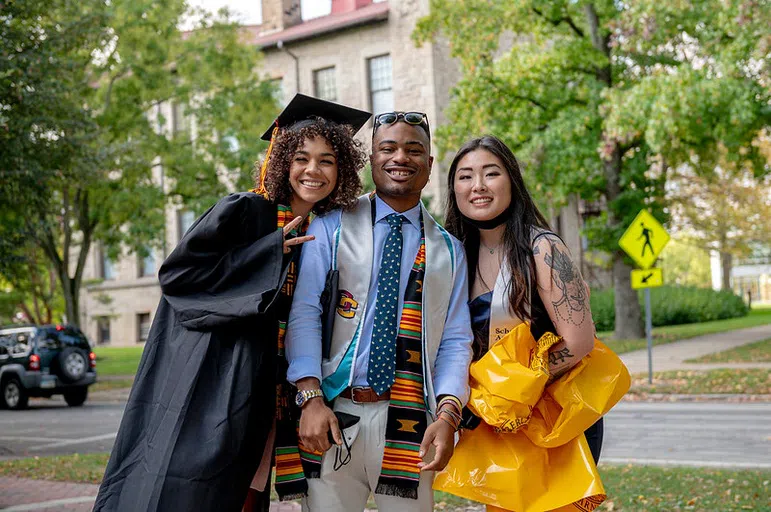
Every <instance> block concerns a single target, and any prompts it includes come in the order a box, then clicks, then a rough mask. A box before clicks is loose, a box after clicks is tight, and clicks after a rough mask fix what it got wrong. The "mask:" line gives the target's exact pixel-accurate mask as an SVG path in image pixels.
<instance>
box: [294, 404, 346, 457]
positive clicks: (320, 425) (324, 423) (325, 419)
mask: <svg viewBox="0 0 771 512" xmlns="http://www.w3.org/2000/svg"><path fill="white" fill-rule="evenodd" d="M330 430H331V431H332V437H333V438H334V440H335V443H337V444H338V445H341V444H343V435H342V434H341V433H340V427H339V426H338V425H337V417H336V416H335V413H334V412H332V409H330V408H329V407H327V406H326V404H325V403H324V400H322V399H321V398H311V399H310V400H309V401H308V403H307V404H305V407H303V408H302V415H301V416H300V440H301V441H302V443H303V445H305V447H306V448H308V449H309V450H311V451H315V452H325V451H327V450H329V449H330V448H331V447H332V445H331V444H330V443H329V434H328V432H329V431H330Z"/></svg>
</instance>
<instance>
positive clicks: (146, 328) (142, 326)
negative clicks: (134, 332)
mask: <svg viewBox="0 0 771 512" xmlns="http://www.w3.org/2000/svg"><path fill="white" fill-rule="evenodd" d="M137 325H138V326H139V343H144V342H145V341H147V337H148V336H149V335H150V325H151V324H150V313H139V314H138V315H137Z"/></svg>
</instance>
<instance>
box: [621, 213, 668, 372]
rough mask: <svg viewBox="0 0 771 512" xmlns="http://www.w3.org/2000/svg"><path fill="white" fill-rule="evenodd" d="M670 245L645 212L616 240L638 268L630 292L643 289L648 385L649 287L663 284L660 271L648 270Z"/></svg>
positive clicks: (650, 341) (650, 347)
mask: <svg viewBox="0 0 771 512" xmlns="http://www.w3.org/2000/svg"><path fill="white" fill-rule="evenodd" d="M667 242H669V233H667V231H666V230H665V229H664V226H662V225H661V224H660V223H659V221H657V220H656V218H655V217H654V216H653V215H651V214H650V213H648V211H647V210H640V213H638V214H637V216H636V217H635V218H634V220H633V221H632V224H631V225H630V226H629V227H628V228H627V229H626V231H625V232H624V234H623V235H622V236H621V238H620V239H619V241H618V245H619V246H621V248H622V249H623V250H624V252H626V253H627V254H628V255H629V257H630V258H632V259H633V260H634V262H635V263H637V265H638V266H639V267H640V269H637V270H632V274H631V282H632V289H634V290H639V289H640V288H644V289H645V339H646V341H647V345H648V384H652V383H653V313H652V312H651V288H653V287H656V286H661V285H662V284H664V276H663V273H662V271H661V269H660V268H651V267H652V266H653V264H654V263H656V260H657V259H658V257H659V254H661V250H662V249H664V246H665V245H667Z"/></svg>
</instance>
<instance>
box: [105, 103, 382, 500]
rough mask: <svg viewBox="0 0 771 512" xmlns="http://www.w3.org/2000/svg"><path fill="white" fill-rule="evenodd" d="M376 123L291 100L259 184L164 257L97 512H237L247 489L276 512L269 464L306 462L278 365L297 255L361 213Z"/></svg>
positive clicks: (223, 204)
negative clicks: (353, 212) (343, 219)
mask: <svg viewBox="0 0 771 512" xmlns="http://www.w3.org/2000/svg"><path fill="white" fill-rule="evenodd" d="M369 117H370V114H369V113H367V112H363V111H359V110H356V109H351V108H348V107H344V106H342V105H336V104H334V103H329V102H326V101H322V100H318V99H315V98H309V97H307V96H302V95H297V96H296V97H295V98H294V99H293V100H292V102H290V104H289V105H288V106H287V108H286V109H285V110H284V111H283V112H282V113H281V115H280V116H279V117H278V118H277V119H276V121H275V123H274V126H273V127H272V128H271V129H270V130H268V132H267V133H266V135H269V136H270V137H269V138H270V140H271V144H270V146H269V148H268V153H267V154H266V157H265V161H264V162H263V165H262V166H261V169H260V172H259V173H258V180H257V188H256V189H255V190H253V191H250V192H242V193H235V194H230V195H229V196H227V197H225V198H223V199H221V200H220V201H219V202H218V203H217V204H216V205H214V206H212V207H211V208H210V209H209V210H208V211H207V212H206V213H204V214H203V215H202V216H201V217H200V218H199V219H198V220H196V222H195V223H194V224H193V225H192V226H191V228H190V229H189V230H188V232H187V233H185V235H184V236H183V238H182V240H181V241H180V242H179V245H178V246H177V247H176V248H175V249H174V251H173V252H172V253H171V254H170V255H169V257H168V258H167V259H166V261H164V263H163V266H162V267H161V269H160V271H159V274H158V277H159V280H160V284H161V291H162V292H163V296H162V298H161V302H160V304H159V306H158V309H157V312H156V315H155V318H154V321H153V325H152V328H151V331H150V335H149V338H148V341H147V343H146V345H145V350H144V353H143V354H142V359H141V362H140V365H139V369H138V371H137V375H136V380H135V382H136V385H135V386H134V387H133V389H132V391H131V395H130V397H129V400H128V403H127V405H126V409H125V412H124V415H123V419H122V421H121V426H120V429H119V431H118V436H117V438H116V440H115V446H114V448H113V451H112V454H111V457H110V461H109V463H108V465H107V469H106V471H105V475H104V479H103V481H102V485H101V486H100V489H99V495H98V497H97V500H96V505H95V508H94V510H110V511H129V510H130V511H135V510H136V511H172V510H174V511H176V510H197V511H215V510H216V511H217V512H227V511H234V512H235V511H238V510H241V509H242V507H243V506H244V503H245V501H247V493H248V492H249V490H250V483H251V486H252V487H253V488H254V489H255V490H254V491H252V493H251V494H250V499H249V500H248V502H247V506H248V509H249V510H268V507H269V499H268V496H269V478H268V476H269V473H270V467H271V463H272V462H273V460H274V459H275V460H276V461H277V463H278V464H279V466H281V465H282V463H284V464H289V465H295V464H296V465H299V464H300V461H299V458H298V457H293V456H292V453H296V452H297V441H296V436H294V437H293V435H292V433H293V432H295V428H294V426H292V425H291V422H292V421H293V420H292V418H293V416H292V411H291V410H290V409H289V408H288V404H289V403H291V400H289V401H288V400H287V397H288V396H289V393H290V392H289V390H287V389H285V385H284V383H285V381H286V378H285V374H286V363H285V359H284V356H283V337H284V332H285V327H286V320H287V318H288V314H289V307H290V305H291V297H292V294H293V292H294V287H295V281H296V275H297V262H298V258H297V256H298V253H299V252H300V250H301V247H302V244H303V243H308V242H311V241H312V239H313V237H309V236H304V232H305V229H306V228H307V225H308V223H309V214H311V213H315V214H320V213H323V212H325V211H328V210H331V209H334V208H343V209H347V208H350V207H351V206H352V205H354V204H356V198H357V195H358V193H359V191H360V189H361V183H360V181H359V177H358V171H359V170H360V169H361V168H362V167H363V166H364V163H365V155H364V153H363V152H362V150H361V148H360V144H359V143H358V142H357V141H355V140H354V138H353V135H354V133H355V132H356V131H357V130H358V129H359V128H360V127H361V126H362V125H363V124H364V123H365V122H366V121H367V119H369ZM264 138H265V136H264ZM274 447H276V454H277V456H276V457H274V454H273V453H274V452H273V449H274ZM293 450H294V451H293ZM287 454H289V455H287ZM258 469H260V471H258ZM279 469H280V468H279ZM280 474H281V473H279V475H280ZM277 480H278V484H277V485H279V486H280V485H281V484H288V485H289V487H284V489H286V490H285V491H284V490H283V489H281V490H280V492H281V493H282V494H284V495H285V494H287V493H289V494H298V493H299V494H301V493H302V492H304V490H303V489H294V488H292V486H291V482H286V481H285V480H286V479H284V480H282V479H281V478H277Z"/></svg>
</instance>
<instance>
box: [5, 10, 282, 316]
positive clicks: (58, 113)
mask: <svg viewBox="0 0 771 512" xmlns="http://www.w3.org/2000/svg"><path fill="white" fill-rule="evenodd" d="M43 4H45V5H43ZM187 14H189V10H188V6H187V3H186V2H185V1H184V0H169V1H166V2H153V1H151V0H113V1H111V2H103V1H101V0H84V1H82V2H71V1H69V0H52V1H51V2H45V3H41V2H15V1H11V2H6V3H4V4H3V10H2V11H0V41H2V44H0V128H2V129H0V145H2V147H3V151H2V152H0V204H3V206H4V208H6V205H8V209H10V210H12V211H11V212H10V213H8V214H5V213H4V216H5V217H4V219H3V220H4V221H5V220H6V219H11V220H12V222H8V223H6V222H3V227H2V232H0V235H2V236H1V237H0V238H3V239H5V238H6V236H14V237H16V238H20V239H24V240H25V243H26V242H27V241H29V242H30V243H32V245H34V246H37V247H39V248H41V249H42V250H43V251H44V254H45V256H46V258H48V260H49V261H50V262H51V265H52V266H53V268H54V271H55V273H56V275H57V277H58V279H59V281H60V287H61V290H62V293H63V295H64V300H65V309H66V315H67V318H68V320H69V321H71V322H73V323H77V322H78V320H79V313H78V292H79V289H80V286H81V283H82V275H83V269H84V266H85V261H86V255H87V253H88V251H89V248H90V247H91V244H92V243H93V242H95V241H99V242H101V244H102V245H103V246H104V247H106V249H107V251H108V253H109V254H110V256H112V257H116V256H117V255H118V254H119V253H121V252H123V251H129V252H137V253H139V255H140V256H143V255H145V254H146V252H147V250H148V247H152V246H155V247H161V246H162V245H163V242H164V237H165V233H164V229H165V226H164V224H165V207H166V206H167V204H169V203H172V204H184V205H186V207H188V208H190V209H192V210H194V211H197V212H202V211H203V210H205V209H206V208H207V207H208V206H210V205H211V204H212V203H213V202H214V201H216V199H218V198H219V197H220V196H222V195H224V194H225V193H226V191H227V190H228V186H230V187H233V188H236V189H239V190H244V189H247V188H250V187H251V186H252V178H251V175H252V167H253V163H254V161H255V160H256V159H257V155H258V154H259V152H260V151H261V150H262V149H263V148H264V147H265V143H264V142H261V141H260V140H259V136H260V134H261V132H262V130H263V129H264V127H265V126H266V125H268V124H269V123H270V121H271V120H272V118H273V115H274V114H275V111H276V110H277V105H276V104H275V100H274V99H273V92H274V91H273V86H272V85H270V83H268V82H266V81H263V80H262V79H261V77H260V76H259V63H260V55H259V53H258V51H257V50H256V49H255V48H254V47H253V46H251V45H249V44H247V43H246V42H244V40H243V39H242V37H241V33H240V29H239V27H238V26H237V25H236V24H235V23H234V22H233V20H232V19H231V18H230V17H229V14H228V13H227V11H220V13H218V15H217V16H216V17H214V16H212V15H203V16H200V17H199V21H198V22H197V24H196V26H195V27H194V28H193V29H192V30H191V31H189V32H185V33H183V32H180V30H179V29H178V27H179V26H180V25H181V23H182V21H183V19H185V17H186V15H187ZM172 106H173V108H171V107H172ZM169 111H173V114H172V115H171V116H169ZM0 251H1V252H0V257H2V258H5V257H6V256H9V255H13V254H14V253H15V252H16V251H17V248H16V247H10V246H9V245H8V244H0Z"/></svg>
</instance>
